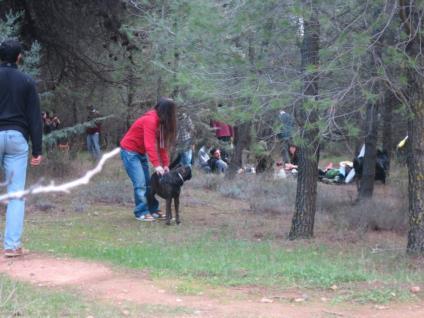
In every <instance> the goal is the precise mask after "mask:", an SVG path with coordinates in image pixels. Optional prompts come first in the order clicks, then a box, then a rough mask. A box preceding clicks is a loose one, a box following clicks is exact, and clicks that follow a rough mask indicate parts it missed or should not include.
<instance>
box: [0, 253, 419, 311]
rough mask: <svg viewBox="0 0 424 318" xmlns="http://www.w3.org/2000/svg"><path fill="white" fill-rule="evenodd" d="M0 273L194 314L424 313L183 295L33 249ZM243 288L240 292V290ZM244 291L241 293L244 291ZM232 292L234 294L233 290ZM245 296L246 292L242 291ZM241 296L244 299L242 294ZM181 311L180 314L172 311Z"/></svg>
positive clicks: (1, 264) (140, 277) (3, 264)
mask: <svg viewBox="0 0 424 318" xmlns="http://www.w3.org/2000/svg"><path fill="white" fill-rule="evenodd" d="M0 273H4V274H7V275H9V276H10V277H12V278H14V279H17V280H20V281H24V282H30V283H32V284H34V285H36V286H39V287H72V288H77V289H78V290H80V292H81V293H82V294H84V295H88V296H90V297H93V298H100V299H107V300H109V301H111V302H112V303H114V304H117V305H119V304H121V303H122V302H127V301H128V302H132V303H135V304H148V305H155V304H156V305H165V306H169V307H171V308H172V307H181V306H182V307H185V308H189V309H190V310H192V312H193V314H192V315H188V314H187V313H185V314H181V315H179V316H178V317H189V316H190V317H192V316H194V317H240V318H241V317H243V318H247V317H252V318H253V317H255V318H259V317H267V318H271V317H285V318H289V317H299V318H304V317H308V318H310V317H315V318H328V317H349V318H354V317H376V318H377V317H378V318H389V317H390V318H391V317H408V318H418V317H420V318H422V317H424V304H407V305H390V306H385V307H383V308H380V309H378V308H375V307H374V306H372V305H368V306H351V305H347V306H342V305H340V306H331V305H328V304H325V303H320V302H310V301H306V302H304V303H290V302H288V301H287V300H285V301H280V300H273V302H266V301H264V300H263V299H260V298H259V299H253V297H252V295H248V293H247V292H246V291H233V290H229V291H228V295H229V296H230V297H227V298H225V299H218V298H216V299H215V298H212V297H210V296H206V295H201V296H181V295H176V294H174V293H172V292H170V291H167V290H164V289H162V288H161V287H159V286H157V285H156V284H155V283H154V282H153V281H152V280H151V279H149V277H148V275H147V274H146V273H143V272H141V273H125V272H119V271H116V270H113V269H112V268H111V267H108V266H105V265H103V264H99V263H93V262H84V261H79V260H74V259H65V258H53V257H50V256H46V255H38V254H30V255H27V256H25V257H24V258H22V259H15V260H9V259H1V260H0ZM237 293H239V295H237ZM241 294H243V295H241ZM232 295H233V296H234V297H231V296H232ZM240 296H243V297H240ZM240 299H242V300H240ZM174 316H177V315H174Z"/></svg>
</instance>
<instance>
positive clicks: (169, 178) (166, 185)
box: [147, 166, 191, 225]
mask: <svg viewBox="0 0 424 318" xmlns="http://www.w3.org/2000/svg"><path fill="white" fill-rule="evenodd" d="M190 179H191V168H190V167H188V166H177V167H176V168H174V169H172V170H171V171H169V173H165V174H164V175H163V176H160V175H158V174H157V173H153V174H152V176H151V179H150V187H151V188H150V192H149V196H148V198H147V199H148V200H149V202H152V200H153V198H154V196H155V194H158V195H159V196H160V197H161V198H164V199H165V200H166V224H167V225H170V224H171V219H172V211H171V203H172V199H174V206H175V222H176V223H177V224H180V213H179V207H180V193H181V187H182V186H183V184H184V182H185V181H186V180H190Z"/></svg>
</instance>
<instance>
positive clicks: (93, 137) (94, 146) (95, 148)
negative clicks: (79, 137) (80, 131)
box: [87, 132, 100, 160]
mask: <svg viewBox="0 0 424 318" xmlns="http://www.w3.org/2000/svg"><path fill="white" fill-rule="evenodd" d="M99 139H100V134H99V133H98V132H96V133H94V134H88V135H87V148H88V151H89V152H90V154H91V157H92V158H93V159H94V160H99V159H100V140H99Z"/></svg>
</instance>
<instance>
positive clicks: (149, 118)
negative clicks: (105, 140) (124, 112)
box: [121, 109, 169, 168]
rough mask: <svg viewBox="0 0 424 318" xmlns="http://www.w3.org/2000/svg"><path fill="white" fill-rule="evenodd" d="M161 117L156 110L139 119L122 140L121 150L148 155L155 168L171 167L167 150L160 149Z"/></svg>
mask: <svg viewBox="0 0 424 318" xmlns="http://www.w3.org/2000/svg"><path fill="white" fill-rule="evenodd" d="M159 130H160V129H159V116H158V114H157V113H156V110H153V109H152V110H150V111H148V112H147V113H145V114H144V115H143V116H141V117H140V118H138V119H137V120H136V121H135V122H134V124H132V126H131V127H130V129H129V130H128V131H127V133H126V134H125V136H124V138H122V140H121V148H123V149H125V150H128V151H133V152H138V153H140V154H143V155H144V154H146V153H147V156H148V158H149V160H150V162H151V163H152V165H153V167H155V168H156V167H158V166H160V165H161V163H162V166H164V167H167V166H169V155H168V151H167V150H166V148H161V147H160V131H159Z"/></svg>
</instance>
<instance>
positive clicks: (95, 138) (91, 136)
mask: <svg viewBox="0 0 424 318" xmlns="http://www.w3.org/2000/svg"><path fill="white" fill-rule="evenodd" d="M88 109H89V113H88V118H87V120H88V121H92V122H93V124H92V126H91V127H88V128H87V129H86V133H87V148H88V151H89V152H90V154H91V157H92V158H93V160H94V161H98V160H99V159H100V157H101V150H100V130H101V123H100V121H96V120H95V119H96V118H97V117H100V113H99V112H98V111H97V110H96V109H95V108H94V106H93V105H91V106H89V108H88Z"/></svg>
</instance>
